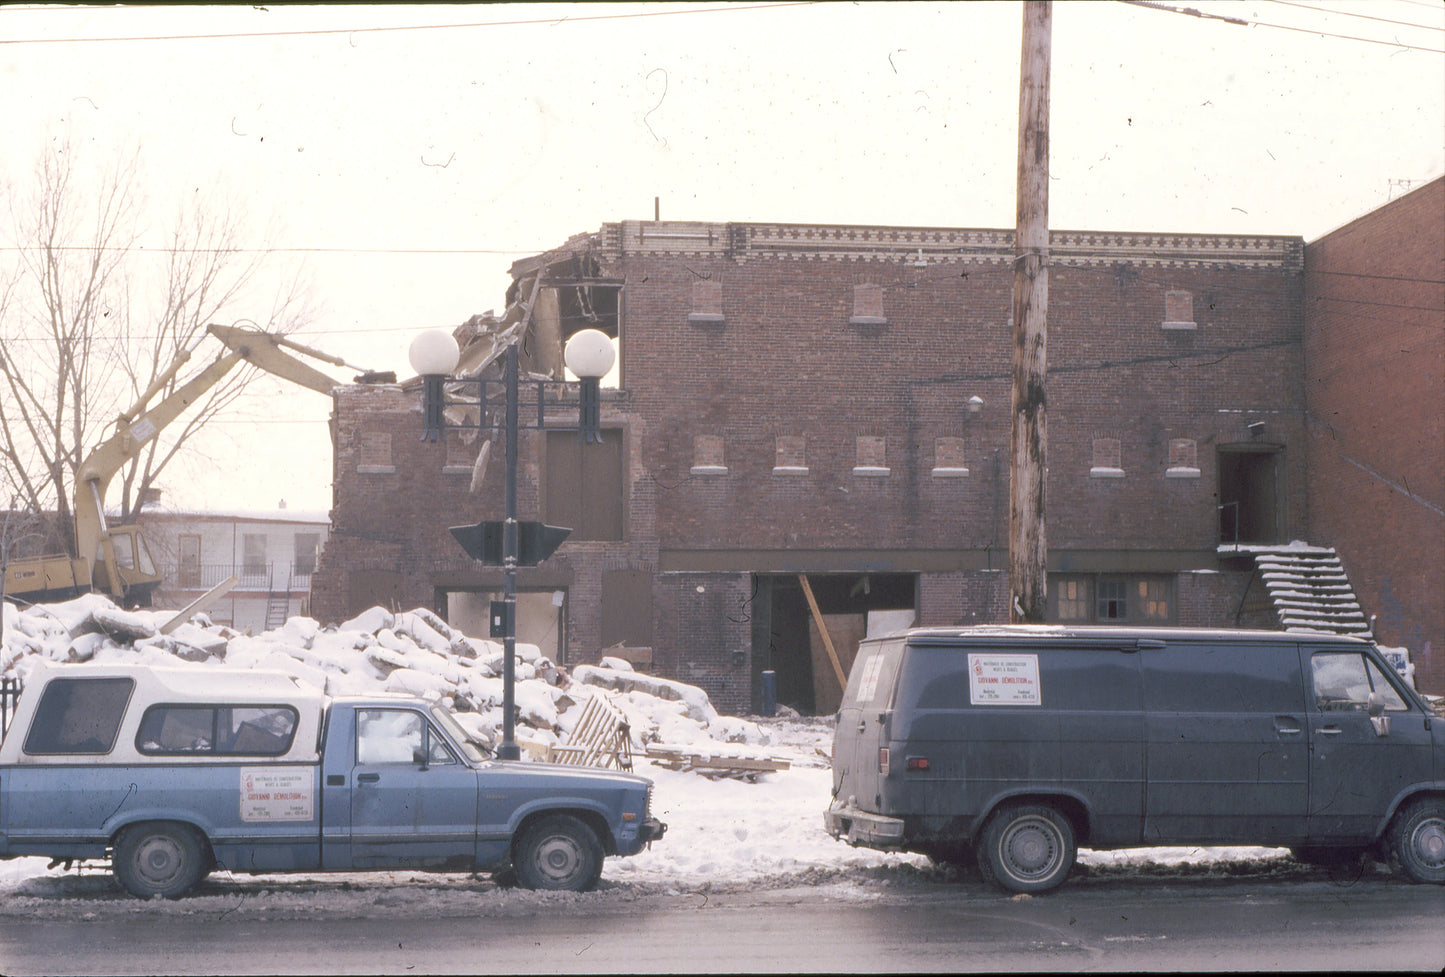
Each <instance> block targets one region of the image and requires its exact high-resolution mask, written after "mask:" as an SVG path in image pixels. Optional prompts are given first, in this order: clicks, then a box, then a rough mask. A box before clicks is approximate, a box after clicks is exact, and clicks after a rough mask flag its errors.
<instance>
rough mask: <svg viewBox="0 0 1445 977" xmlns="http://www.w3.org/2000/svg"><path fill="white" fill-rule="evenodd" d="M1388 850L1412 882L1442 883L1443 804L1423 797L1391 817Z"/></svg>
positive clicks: (1444, 852)
mask: <svg viewBox="0 0 1445 977" xmlns="http://www.w3.org/2000/svg"><path fill="white" fill-rule="evenodd" d="M1390 848H1391V849H1393V850H1394V852H1395V857H1396V858H1398V859H1399V860H1400V867H1401V868H1403V869H1404V870H1405V874H1406V875H1408V876H1409V877H1410V879H1411V880H1412V881H1415V882H1434V883H1435V884H1436V885H1440V884H1445V801H1442V800H1440V799H1439V798H1426V799H1424V800H1419V801H1416V802H1415V803H1413V804H1411V805H1410V806H1409V807H1407V808H1405V809H1404V810H1403V811H1401V812H1400V813H1399V814H1397V815H1395V820H1394V821H1392V822H1391V823H1390Z"/></svg>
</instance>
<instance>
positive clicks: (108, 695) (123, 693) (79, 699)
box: [25, 678, 135, 756]
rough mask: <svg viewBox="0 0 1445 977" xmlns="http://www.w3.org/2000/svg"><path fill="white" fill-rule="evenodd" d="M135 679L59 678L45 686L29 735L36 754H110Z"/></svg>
mask: <svg viewBox="0 0 1445 977" xmlns="http://www.w3.org/2000/svg"><path fill="white" fill-rule="evenodd" d="M134 688H135V682H134V681H132V680H131V679H128V678H83V679H79V678H77V679H71V678H58V679H53V680H51V682H50V683H49V684H48V685H46V686H45V691H44V692H43V693H41V696H40V704H39V705H38V706H36V708H35V720H34V721H33V722H32V723H31V724H30V732H29V733H28V734H27V735H26V737H25V752H26V753H29V754H31V755H33V756H49V755H58V754H70V753H96V754H100V753H109V752H110V751H111V749H112V748H113V747H114V746H115V736H116V733H117V732H119V731H120V721H121V718H122V717H123V716H124V715H125V707H126V703H128V702H129V701H130V695H131V691H132V690H133V689H134Z"/></svg>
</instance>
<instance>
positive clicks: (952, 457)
mask: <svg viewBox="0 0 1445 977" xmlns="http://www.w3.org/2000/svg"><path fill="white" fill-rule="evenodd" d="M933 474H934V475H935V476H937V477H940V478H947V477H959V476H963V475H967V474H968V466H967V465H966V464H965V463H964V457H963V438H937V439H935V440H934V442H933Z"/></svg>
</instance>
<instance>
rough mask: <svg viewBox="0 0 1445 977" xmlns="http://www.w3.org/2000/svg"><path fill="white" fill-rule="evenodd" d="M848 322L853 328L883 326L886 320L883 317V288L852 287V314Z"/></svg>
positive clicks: (875, 286) (880, 286) (874, 286)
mask: <svg viewBox="0 0 1445 977" xmlns="http://www.w3.org/2000/svg"><path fill="white" fill-rule="evenodd" d="M848 322H849V323H851V324H852V325H855V326H883V325H887V324H888V320H887V319H885V318H884V317H883V286H882V285H854V286H853V314H852V315H851V316H849V318H848Z"/></svg>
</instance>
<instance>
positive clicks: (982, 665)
mask: <svg viewBox="0 0 1445 977" xmlns="http://www.w3.org/2000/svg"><path fill="white" fill-rule="evenodd" d="M968 701H969V702H970V703H971V704H973V705H975V706H1036V705H1038V704H1039V656H1038V655H983V654H970V655H969V656H968Z"/></svg>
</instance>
